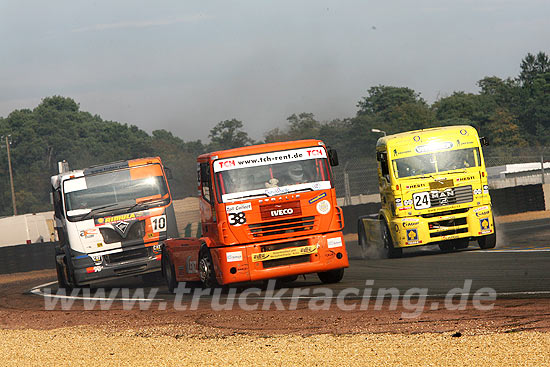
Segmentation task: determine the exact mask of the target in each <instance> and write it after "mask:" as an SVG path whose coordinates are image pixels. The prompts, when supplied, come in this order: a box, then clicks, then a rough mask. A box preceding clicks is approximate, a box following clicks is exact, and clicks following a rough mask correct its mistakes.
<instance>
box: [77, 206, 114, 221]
mask: <svg viewBox="0 0 550 367" xmlns="http://www.w3.org/2000/svg"><path fill="white" fill-rule="evenodd" d="M116 205H118V203H111V204H107V205H103V206H98V207H97V208H93V209H92V210H90V211H89V212H88V213H86V214H85V215H84V216H83V217H82V220H84V219H88V218H90V217H91V216H92V214H97V213H99V212H100V211H101V210H103V209H107V208H111V207H113V206H116Z"/></svg>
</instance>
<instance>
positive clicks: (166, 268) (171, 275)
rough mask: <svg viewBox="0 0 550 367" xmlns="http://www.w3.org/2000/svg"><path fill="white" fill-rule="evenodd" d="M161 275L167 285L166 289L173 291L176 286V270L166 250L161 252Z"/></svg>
mask: <svg viewBox="0 0 550 367" xmlns="http://www.w3.org/2000/svg"><path fill="white" fill-rule="evenodd" d="M161 263H162V276H163V277H164V280H165V281H166V285H167V286H168V291H169V292H170V293H174V291H175V289H176V288H177V287H178V281H177V280H176V271H175V269H174V264H172V260H171V259H170V256H169V255H168V252H166V251H164V252H163V253H162V260H161Z"/></svg>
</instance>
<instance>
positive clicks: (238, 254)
mask: <svg viewBox="0 0 550 367" xmlns="http://www.w3.org/2000/svg"><path fill="white" fill-rule="evenodd" d="M225 257H226V259H227V262H228V263H230V262H235V261H243V253H242V251H233V252H227V253H226V254H225Z"/></svg>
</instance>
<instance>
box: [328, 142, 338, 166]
mask: <svg viewBox="0 0 550 367" xmlns="http://www.w3.org/2000/svg"><path fill="white" fill-rule="evenodd" d="M327 152H328V161H329V163H330V165H331V166H333V167H335V166H337V165H338V164H339V162H338V152H337V151H336V149H332V148H330V147H327Z"/></svg>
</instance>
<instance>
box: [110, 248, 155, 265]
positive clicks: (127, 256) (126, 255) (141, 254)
mask: <svg viewBox="0 0 550 367" xmlns="http://www.w3.org/2000/svg"><path fill="white" fill-rule="evenodd" d="M148 256H149V252H148V251H147V249H146V248H138V249H135V250H129V251H122V252H116V253H114V254H109V255H105V260H106V261H107V263H109V264H112V263H119V262H122V261H129V260H135V259H141V258H146V257H148Z"/></svg>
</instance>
